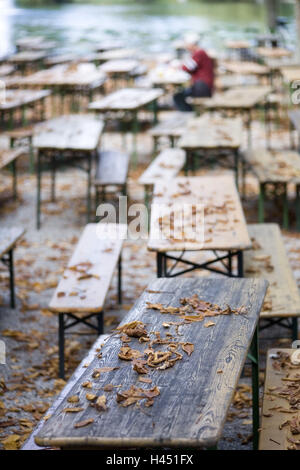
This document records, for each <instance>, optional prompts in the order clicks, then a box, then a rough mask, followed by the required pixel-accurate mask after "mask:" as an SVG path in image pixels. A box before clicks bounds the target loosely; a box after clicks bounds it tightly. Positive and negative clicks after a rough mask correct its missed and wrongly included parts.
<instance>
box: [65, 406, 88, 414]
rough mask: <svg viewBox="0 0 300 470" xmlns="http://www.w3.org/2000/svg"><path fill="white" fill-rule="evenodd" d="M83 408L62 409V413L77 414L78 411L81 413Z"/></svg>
mask: <svg viewBox="0 0 300 470" xmlns="http://www.w3.org/2000/svg"><path fill="white" fill-rule="evenodd" d="M83 409H84V408H80V407H74V408H64V409H63V412H64V413H79V412H80V411H83Z"/></svg>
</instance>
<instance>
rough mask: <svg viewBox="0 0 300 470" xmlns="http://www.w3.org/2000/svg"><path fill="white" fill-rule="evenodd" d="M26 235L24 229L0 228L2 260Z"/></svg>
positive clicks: (0, 255) (0, 256)
mask: <svg viewBox="0 0 300 470" xmlns="http://www.w3.org/2000/svg"><path fill="white" fill-rule="evenodd" d="M24 233H25V230H24V229H23V228H22V227H0V258H2V256H3V255H5V254H6V253H8V251H10V250H11V249H12V248H13V247H14V246H15V245H16V243H17V242H18V241H19V240H20V238H22V236H23V235H24Z"/></svg>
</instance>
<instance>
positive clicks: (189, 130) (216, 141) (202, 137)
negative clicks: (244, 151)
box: [177, 113, 243, 150]
mask: <svg viewBox="0 0 300 470" xmlns="http://www.w3.org/2000/svg"><path fill="white" fill-rule="evenodd" d="M242 135H243V122H242V119H241V118H222V117H215V116H210V115H209V114H208V113H205V114H203V115H202V116H201V117H198V118H194V119H191V120H189V121H188V123H187V125H186V128H185V130H184V132H183V134H182V136H181V138H180V139H179V141H178V144H177V145H178V147H181V148H183V149H186V150H189V149H194V150H196V149H219V148H230V149H237V148H239V147H240V145H241V143H242Z"/></svg>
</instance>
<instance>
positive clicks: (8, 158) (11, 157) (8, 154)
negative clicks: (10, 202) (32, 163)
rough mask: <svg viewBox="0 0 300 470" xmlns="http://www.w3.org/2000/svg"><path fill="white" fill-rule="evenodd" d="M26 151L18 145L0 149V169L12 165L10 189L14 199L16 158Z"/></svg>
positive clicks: (15, 190) (15, 192)
mask: <svg viewBox="0 0 300 470" xmlns="http://www.w3.org/2000/svg"><path fill="white" fill-rule="evenodd" d="M25 153H26V151H25V150H24V149H23V148H21V147H19V148H14V149H0V170H1V169H3V168H5V167H7V166H8V165H11V166H12V190H13V195H14V199H17V196H18V194H17V166H16V160H17V158H19V157H21V156H22V155H25Z"/></svg>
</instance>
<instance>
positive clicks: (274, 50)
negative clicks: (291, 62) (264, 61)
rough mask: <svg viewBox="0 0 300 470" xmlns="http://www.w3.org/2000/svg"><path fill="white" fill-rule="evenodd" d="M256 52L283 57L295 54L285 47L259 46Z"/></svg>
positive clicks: (263, 55)
mask: <svg viewBox="0 0 300 470" xmlns="http://www.w3.org/2000/svg"><path fill="white" fill-rule="evenodd" d="M256 52H257V53H258V55H260V56H262V57H267V58H272V59H273V58H277V59H278V58H281V57H290V56H292V55H293V52H292V51H290V50H288V49H284V48H283V47H257V48H256Z"/></svg>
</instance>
